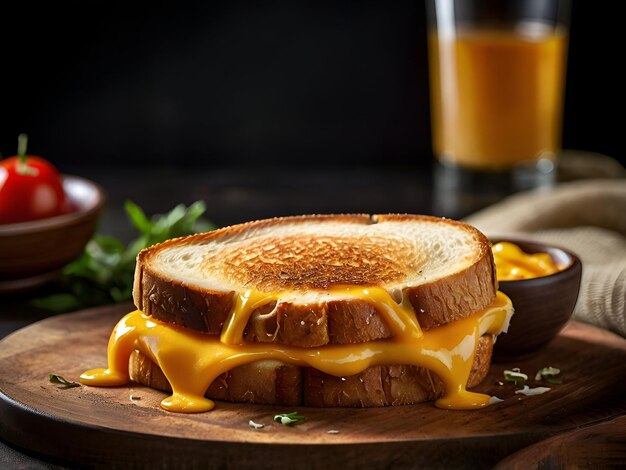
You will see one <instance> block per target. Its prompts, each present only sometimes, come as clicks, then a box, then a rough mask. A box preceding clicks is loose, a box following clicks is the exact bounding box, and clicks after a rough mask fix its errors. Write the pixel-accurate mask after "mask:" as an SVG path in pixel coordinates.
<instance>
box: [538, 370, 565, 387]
mask: <svg viewBox="0 0 626 470" xmlns="http://www.w3.org/2000/svg"><path fill="white" fill-rule="evenodd" d="M560 373H561V369H557V368H556V367H551V366H550V367H544V368H543V369H540V370H539V371H537V374H535V380H536V381H537V382H539V381H540V380H545V381H546V382H549V383H551V384H561V383H563V381H562V380H561V379H557V378H556V376H557V375H559V374H560Z"/></svg>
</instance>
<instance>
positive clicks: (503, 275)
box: [492, 242, 559, 281]
mask: <svg viewBox="0 0 626 470" xmlns="http://www.w3.org/2000/svg"><path fill="white" fill-rule="evenodd" d="M492 251H493V258H494V261H495V263H496V276H497V278H498V280H499V281H514V280H517V279H531V278H534V277H543V276H548V275H550V274H554V273H556V272H558V271H559V267H558V266H557V265H556V264H555V263H554V261H552V258H551V257H550V255H549V254H548V253H533V254H528V253H525V252H523V251H522V250H521V249H520V247H518V246H517V245H515V244H513V243H510V242H500V243H496V244H495V245H493V247H492Z"/></svg>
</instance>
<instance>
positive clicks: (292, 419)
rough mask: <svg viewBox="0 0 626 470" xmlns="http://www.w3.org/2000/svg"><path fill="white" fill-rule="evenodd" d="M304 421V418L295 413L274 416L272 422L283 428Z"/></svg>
mask: <svg viewBox="0 0 626 470" xmlns="http://www.w3.org/2000/svg"><path fill="white" fill-rule="evenodd" d="M305 419H306V418H305V417H304V416H302V415H300V414H298V412H297V411H293V412H291V413H280V414H277V415H274V421H276V422H278V423H280V424H284V425H285V426H293V425H294V424H299V423H302V422H303V421H304V420H305Z"/></svg>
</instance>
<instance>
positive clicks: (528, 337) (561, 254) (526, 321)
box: [492, 240, 582, 358]
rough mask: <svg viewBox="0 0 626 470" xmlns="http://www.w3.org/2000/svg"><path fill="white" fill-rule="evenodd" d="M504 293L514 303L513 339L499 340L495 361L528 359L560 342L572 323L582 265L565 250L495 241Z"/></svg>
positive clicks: (511, 325) (494, 250)
mask: <svg viewBox="0 0 626 470" xmlns="http://www.w3.org/2000/svg"><path fill="white" fill-rule="evenodd" d="M492 242H493V246H492V251H493V255H494V261H495V264H496V275H497V278H498V284H499V289H500V290H501V291H502V292H504V293H505V294H506V295H508V296H509V297H510V298H511V300H512V301H513V307H514V308H515V315H513V318H512V319H511V324H510V326H509V330H508V333H506V334H502V335H500V336H499V337H498V340H497V342H496V344H495V348H494V353H495V355H496V357H498V356H499V357H505V358H509V357H517V356H526V355H529V354H531V353H533V352H535V351H537V350H539V349H541V348H542V347H543V346H545V345H546V344H547V343H549V342H550V341H551V340H552V339H554V338H555V337H556V335H557V334H558V333H559V331H560V330H561V329H562V328H563V326H564V325H565V323H567V321H568V320H569V318H570V317H571V315H572V313H573V311H574V307H575V305H576V300H577V299H578V292H579V289H580V279H581V274H582V265H581V262H580V259H578V257H577V256H576V255H575V254H574V253H572V252H570V251H568V250H565V249H563V248H558V247H555V246H552V245H547V244H544V243H539V242H530V241H523V240H492Z"/></svg>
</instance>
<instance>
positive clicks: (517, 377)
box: [504, 367, 528, 385]
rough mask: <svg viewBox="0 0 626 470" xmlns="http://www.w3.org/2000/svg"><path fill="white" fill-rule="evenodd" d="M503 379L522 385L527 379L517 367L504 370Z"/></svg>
mask: <svg viewBox="0 0 626 470" xmlns="http://www.w3.org/2000/svg"><path fill="white" fill-rule="evenodd" d="M504 380H505V381H506V382H514V383H515V385H524V383H525V382H526V381H527V380H528V376H527V375H526V374H523V373H522V372H521V371H520V369H519V368H518V367H514V368H513V369H512V370H505V371H504Z"/></svg>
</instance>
